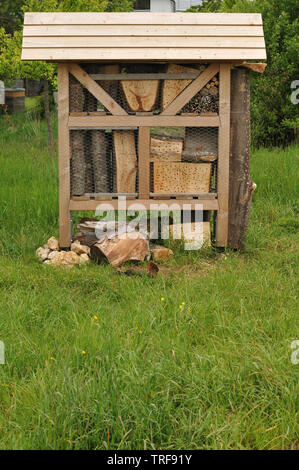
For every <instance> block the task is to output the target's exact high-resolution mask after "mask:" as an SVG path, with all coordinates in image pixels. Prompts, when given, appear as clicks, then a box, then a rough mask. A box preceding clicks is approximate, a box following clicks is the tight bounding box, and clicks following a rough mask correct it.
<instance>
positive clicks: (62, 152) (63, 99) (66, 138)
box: [58, 64, 71, 248]
mask: <svg viewBox="0 0 299 470" xmlns="http://www.w3.org/2000/svg"><path fill="white" fill-rule="evenodd" d="M69 110H70V105H69V69H68V65H65V64H59V65H58V123H59V124H58V141H59V147H58V152H59V244H60V247H61V248H67V247H69V246H70V244H71V225H70V208H69V205H70V191H71V180H70V133H69V129H68V119H69Z"/></svg>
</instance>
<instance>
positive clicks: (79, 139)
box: [22, 13, 266, 247]
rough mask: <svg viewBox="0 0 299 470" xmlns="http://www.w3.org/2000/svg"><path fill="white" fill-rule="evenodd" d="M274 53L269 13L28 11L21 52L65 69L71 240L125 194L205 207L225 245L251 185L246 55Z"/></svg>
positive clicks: (66, 211)
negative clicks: (81, 224) (269, 45)
mask: <svg viewBox="0 0 299 470" xmlns="http://www.w3.org/2000/svg"><path fill="white" fill-rule="evenodd" d="M265 58H266V52H265V42H264V37H263V27H262V18H261V15H260V14H190V13H187V14H185V13H158V14H155V13H148V14H144V13H140V14H139V13H55V14H54V13H26V15H25V26H24V37H23V51H22V59H23V60H46V61H51V62H58V64H59V66H58V87H59V89H58V92H59V100H58V101H59V110H58V117H59V178H60V245H61V247H68V246H70V242H71V231H70V212H71V211H75V210H94V209H96V207H97V206H98V204H99V200H101V201H107V202H108V201H109V203H110V204H111V206H113V207H115V208H117V203H118V201H117V198H118V196H120V195H126V196H127V200H126V207H127V208H130V207H131V205H132V204H134V201H135V200H137V201H139V202H142V203H143V204H144V206H145V208H146V209H150V208H151V203H152V201H153V200H155V201H156V202H157V201H159V199H161V200H163V204H164V207H165V204H166V206H167V205H168V206H169V207H170V206H171V204H172V203H173V199H176V202H177V204H178V205H179V206H180V207H181V208H183V207H184V204H185V203H186V204H188V206H190V205H191V207H192V208H193V209H195V208H196V207H197V205H198V204H201V205H202V207H203V210H204V211H215V213H216V217H215V219H216V221H217V222H216V234H215V237H216V243H217V245H218V246H220V247H225V246H226V245H227V242H228V237H229V227H230V225H232V224H229V213H230V214H231V217H234V218H235V219H236V213H237V212H238V211H239V212H240V208H239V206H238V204H239V201H238V194H240V192H238V188H239V189H240V187H241V184H243V183H241V182H242V181H243V182H245V185H243V186H244V188H248V187H250V184H249V183H250V177H249V172H248V168H247V166H246V165H247V163H248V162H247V160H248V158H249V145H248V142H249V135H250V132H249V130H248V129H249V122H248V121H249V119H248V116H249V86H248V74H247V75H244V70H245V69H244V67H249V68H250V67H251V68H252V67H253V65H252V64H251V65H248V64H245V63H244V60H253V59H254V60H261V59H265ZM239 66H242V67H243V68H242V69H240V70H241V71H242V73H243V75H242V77H243V78H242V80H243V83H242V86H241V84H240V83H239V82H238V80H239V77H241V74H238V77H237V78H236V79H235V81H234V82H231V76H233V77H234V74H233V75H232V74H231V71H232V69H233V68H234V67H239ZM234 72H239V70H237V69H234ZM231 83H232V87H231ZM231 88H232V89H233V90H234V93H235V95H236V96H232V97H231ZM231 104H233V106H234V108H233V109H231ZM231 111H232V112H231ZM237 113H239V116H238V117H236V116H237ZM240 114H242V116H240ZM231 126H233V131H234V132H233V133H232V139H231ZM246 139H247V140H246ZM241 142H243V143H242V145H243V147H244V149H245V147H246V149H245V150H244V152H243V153H242V152H240V145H241V144H240V143H241ZM230 152H231V154H232V157H231V162H235V161H236V162H237V164H236V166H235V168H237V167H238V169H237V171H238V172H239V173H240V172H241V173H244V174H242V176H244V178H243V180H242V178H236V177H235V175H233V174H232V173H233V170H234V166H233V165H231V176H230V167H229V162H230ZM240 153H241V154H242V155H245V157H244V158H243V163H242V162H241V163H240V158H239V156H240ZM246 158H247V160H246ZM242 165H243V166H242ZM151 170H152V171H151ZM233 176H234V177H233ZM238 185H239V186H238ZM245 190H247V189H245ZM229 194H231V196H230V199H229ZM229 207H230V212H229ZM235 219H234V220H235Z"/></svg>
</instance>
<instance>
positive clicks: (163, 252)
mask: <svg viewBox="0 0 299 470" xmlns="http://www.w3.org/2000/svg"><path fill="white" fill-rule="evenodd" d="M151 253H152V257H153V259H154V260H155V261H161V260H166V259H168V258H169V257H170V256H172V255H173V251H172V250H169V249H168V248H165V246H160V245H152V246H151Z"/></svg>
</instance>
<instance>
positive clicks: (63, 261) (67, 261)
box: [51, 251, 80, 266]
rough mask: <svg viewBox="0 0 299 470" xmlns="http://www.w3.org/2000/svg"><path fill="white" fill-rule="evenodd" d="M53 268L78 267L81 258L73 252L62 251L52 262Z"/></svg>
mask: <svg viewBox="0 0 299 470" xmlns="http://www.w3.org/2000/svg"><path fill="white" fill-rule="evenodd" d="M51 264H52V265H53V266H76V265H79V264H80V256H78V255H77V253H74V252H73V251H60V252H59V253H57V255H56V256H55V257H54V258H53V259H52V260H51Z"/></svg>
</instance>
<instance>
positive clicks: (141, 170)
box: [138, 127, 151, 199]
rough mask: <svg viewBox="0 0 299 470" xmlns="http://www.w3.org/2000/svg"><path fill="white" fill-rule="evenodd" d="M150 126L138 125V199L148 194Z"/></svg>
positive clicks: (147, 197) (146, 197)
mask: <svg viewBox="0 0 299 470" xmlns="http://www.w3.org/2000/svg"><path fill="white" fill-rule="evenodd" d="M150 130H151V129H150V127H139V132H138V184H139V186H138V193H139V199H149V194H150V140H151V136H150Z"/></svg>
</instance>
